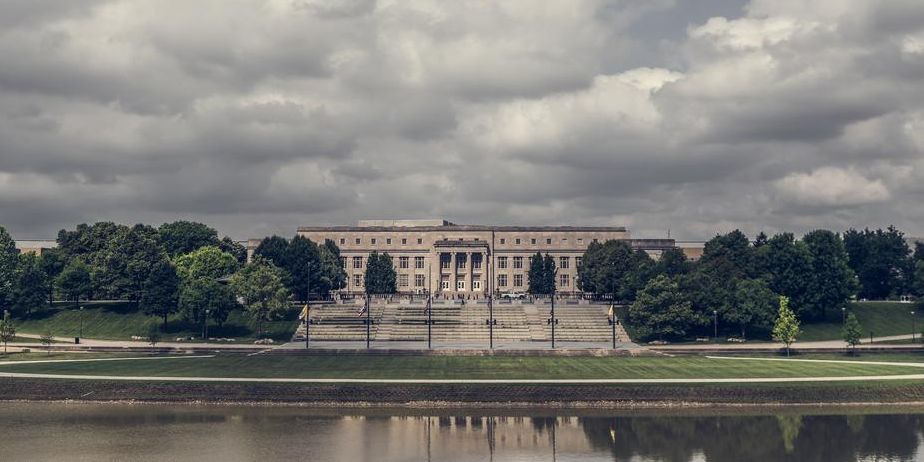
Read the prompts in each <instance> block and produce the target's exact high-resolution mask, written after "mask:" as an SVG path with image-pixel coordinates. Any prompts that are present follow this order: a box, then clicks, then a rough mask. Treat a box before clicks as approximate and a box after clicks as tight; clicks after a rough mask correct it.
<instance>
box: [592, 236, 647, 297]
mask: <svg viewBox="0 0 924 462" xmlns="http://www.w3.org/2000/svg"><path fill="white" fill-rule="evenodd" d="M635 261H636V256H635V252H633V251H632V247H631V246H630V245H629V243H628V242H625V241H622V240H609V241H606V242H604V243H602V244H601V243H598V242H593V243H591V244H590V245H589V246H588V247H587V251H585V252H584V256H583V258H582V260H581V266H579V267H578V289H580V290H582V291H584V292H587V293H591V294H594V295H595V296H597V297H603V296H607V295H613V296H614V297H617V298H618V297H619V296H620V295H621V294H623V293H624V292H625V287H626V283H627V281H626V277H627V275H628V274H629V272H630V271H631V270H632V267H633V263H634V262H635Z"/></svg>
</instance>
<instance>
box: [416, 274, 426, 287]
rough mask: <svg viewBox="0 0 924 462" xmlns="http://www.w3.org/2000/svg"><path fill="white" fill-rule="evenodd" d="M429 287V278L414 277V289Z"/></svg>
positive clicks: (421, 275)
mask: <svg viewBox="0 0 924 462" xmlns="http://www.w3.org/2000/svg"><path fill="white" fill-rule="evenodd" d="M425 285H427V277H426V276H424V275H423V274H415V275H414V287H423V286H425Z"/></svg>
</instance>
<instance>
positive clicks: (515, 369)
mask: <svg viewBox="0 0 924 462" xmlns="http://www.w3.org/2000/svg"><path fill="white" fill-rule="evenodd" d="M870 360H872V359H870ZM0 370H2V371H4V372H27V373H54V374H78V375H79V374H101V375H137V376H186V377H190V376H205V377H229V376H231V377H291V378H433V379H603V378H626V379H647V378H728V377H812V376H815V377H818V376H854V375H856V376H863V375H894V374H914V373H924V369H920V368H912V367H903V366H883V365H869V364H860V363H856V364H824V363H805V362H796V361H759V360H747V359H734V360H728V359H711V358H706V357H701V356H691V357H675V358H624V357H619V358H615V357H614V358H594V357H575V358H563V357H498V356H495V357H481V356H340V357H336V356H289V355H260V356H246V355H233V354H228V355H220V356H216V357H213V358H181V357H177V358H170V359H157V360H138V361H131V360H127V361H104V362H74V363H49V364H23V365H4V366H2V367H0Z"/></svg>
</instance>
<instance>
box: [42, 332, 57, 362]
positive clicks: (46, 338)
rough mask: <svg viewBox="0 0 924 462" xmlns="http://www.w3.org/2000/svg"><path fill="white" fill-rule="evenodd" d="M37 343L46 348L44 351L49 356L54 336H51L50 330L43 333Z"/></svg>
mask: <svg viewBox="0 0 924 462" xmlns="http://www.w3.org/2000/svg"><path fill="white" fill-rule="evenodd" d="M39 342H41V343H42V345H45V348H46V350H45V351H46V353H47V354H48V355H49V356H50V355H51V344H52V343H55V336H54V334H52V333H51V331H50V330H47V331H45V333H44V334H42V336H41V337H40V338H39Z"/></svg>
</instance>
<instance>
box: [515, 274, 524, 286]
mask: <svg viewBox="0 0 924 462" xmlns="http://www.w3.org/2000/svg"><path fill="white" fill-rule="evenodd" d="M513 286H514V287H523V275H522V274H514V275H513Z"/></svg>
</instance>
